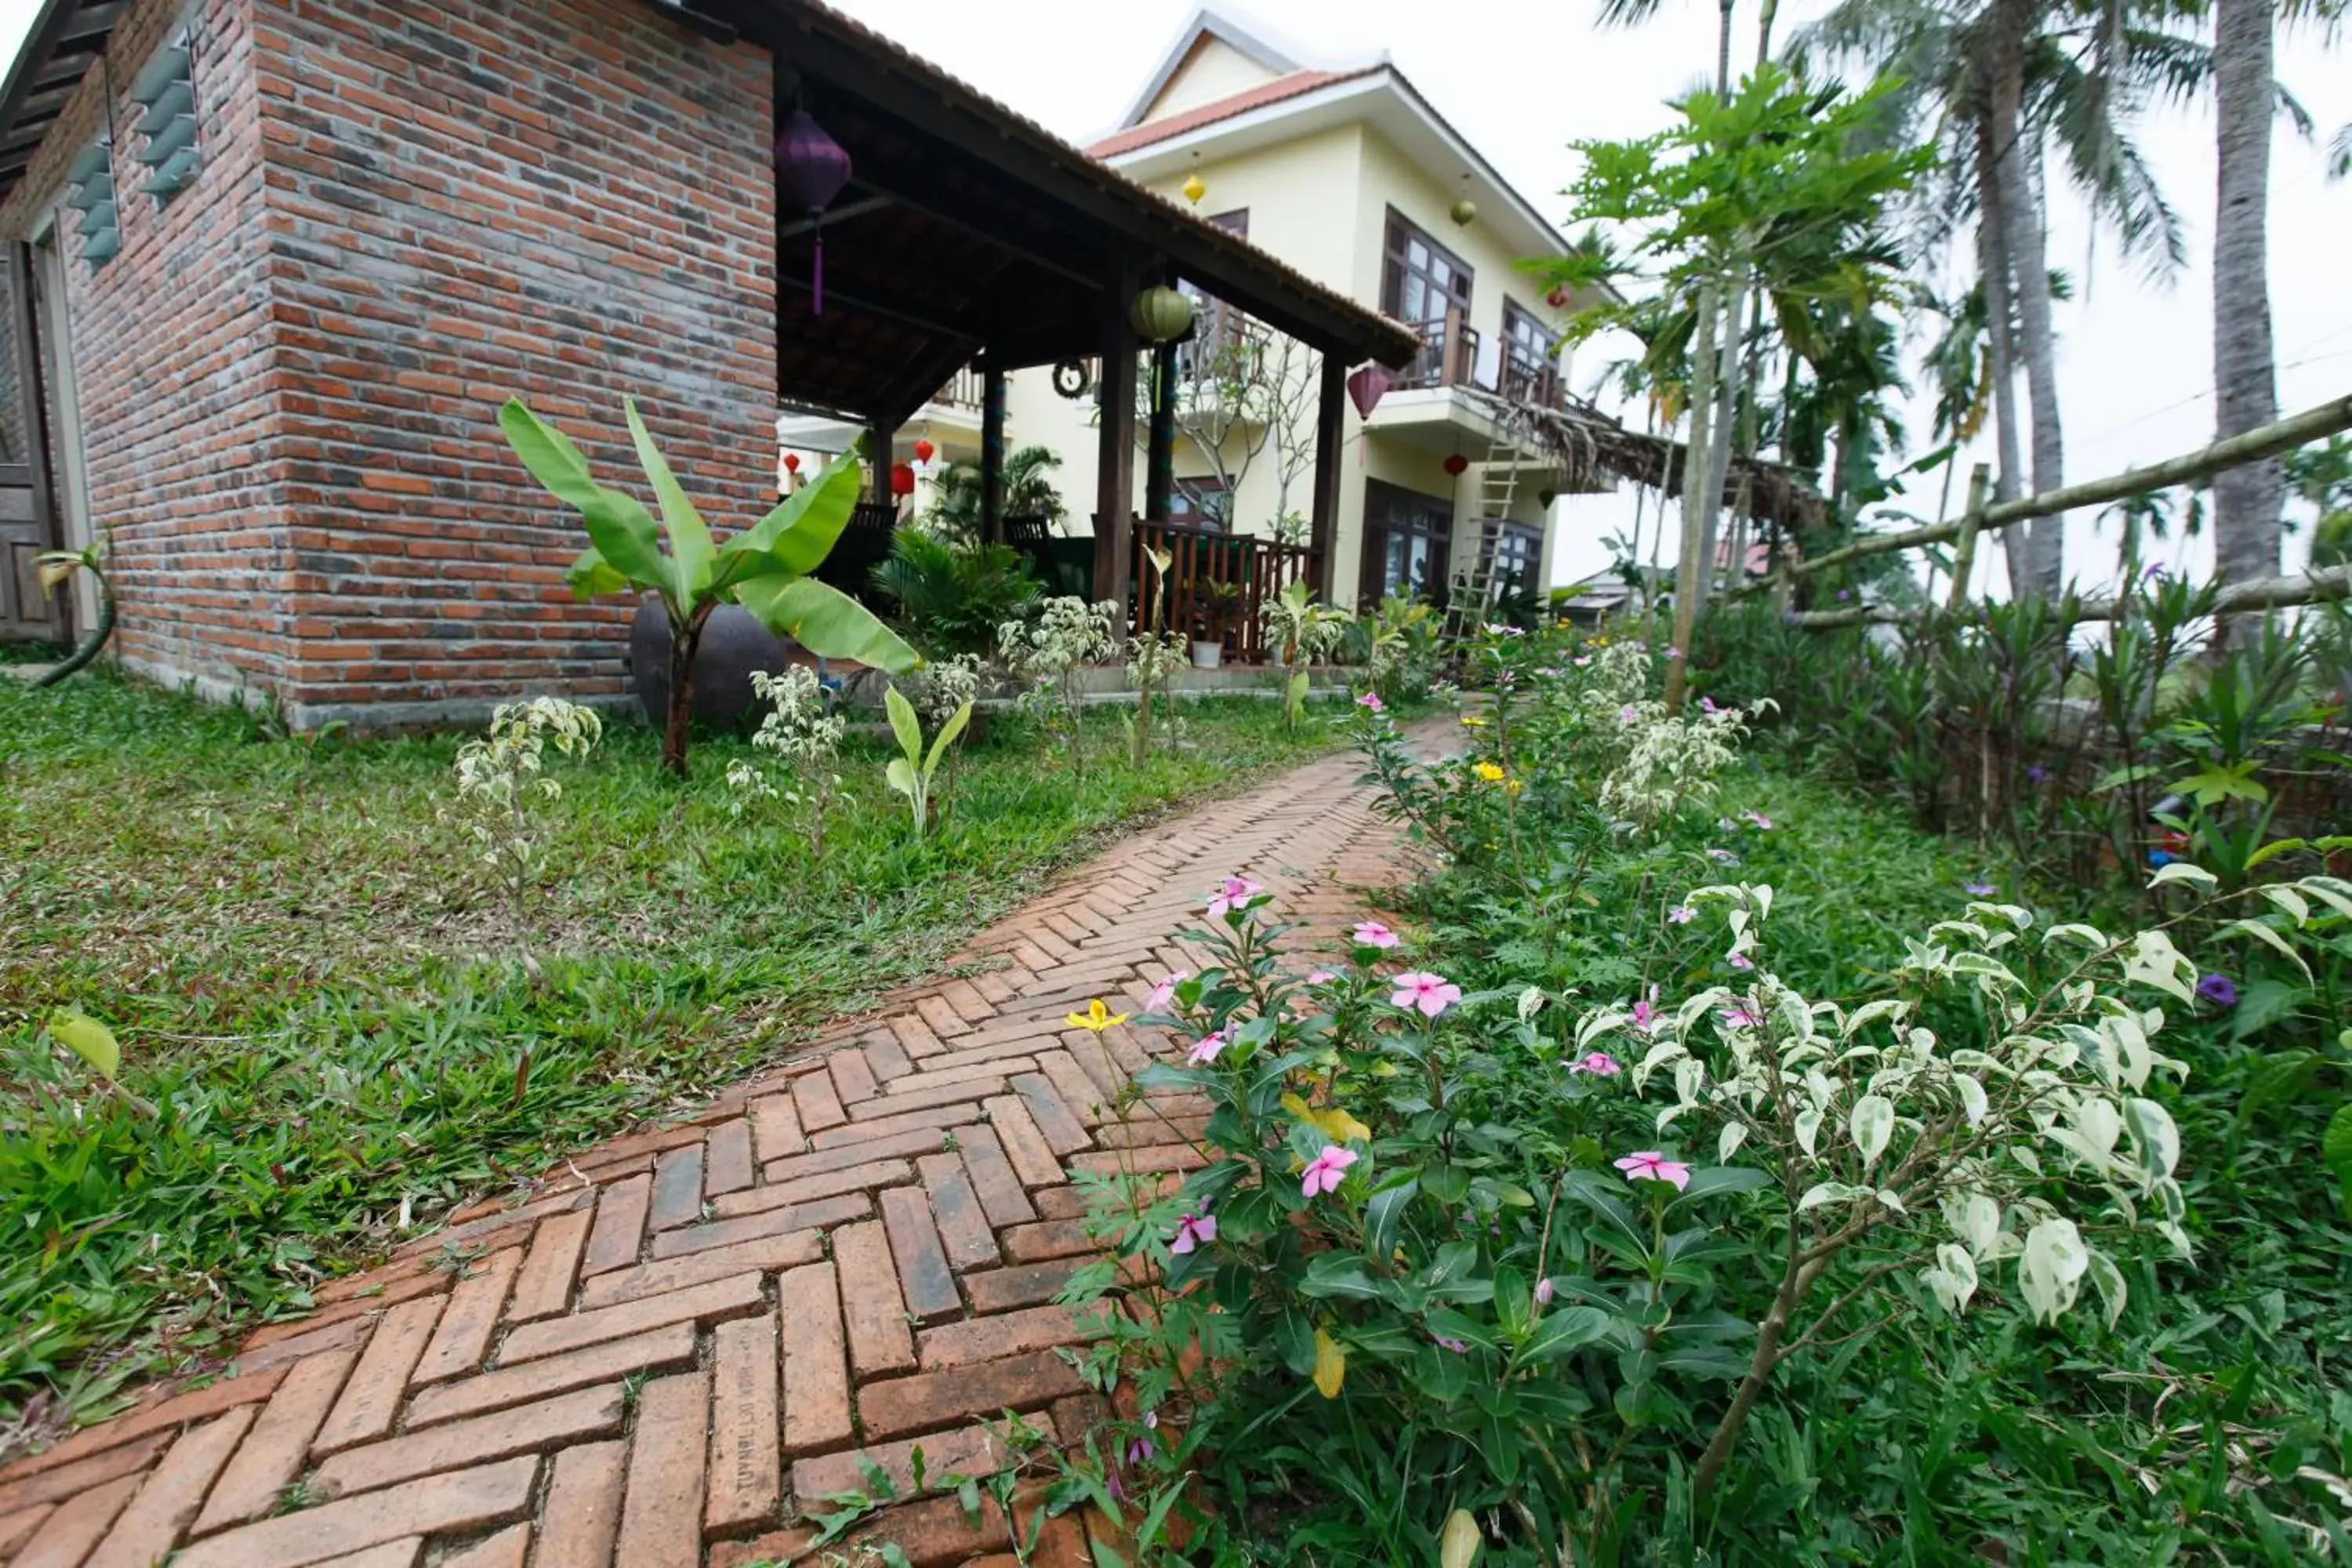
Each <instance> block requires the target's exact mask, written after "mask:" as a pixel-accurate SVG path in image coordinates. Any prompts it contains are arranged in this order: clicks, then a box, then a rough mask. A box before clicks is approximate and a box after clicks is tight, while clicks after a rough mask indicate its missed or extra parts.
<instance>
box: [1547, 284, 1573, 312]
mask: <svg viewBox="0 0 2352 1568" xmlns="http://www.w3.org/2000/svg"><path fill="white" fill-rule="evenodd" d="M1544 303H1545V304H1547V305H1549V306H1550V307H1551V308H1552V309H1553V310H1567V309H1568V286H1567V285H1566V284H1562V285H1560V287H1559V288H1557V289H1553V290H1552V291H1551V292H1550V293H1549V294H1547V295H1545V296H1544Z"/></svg>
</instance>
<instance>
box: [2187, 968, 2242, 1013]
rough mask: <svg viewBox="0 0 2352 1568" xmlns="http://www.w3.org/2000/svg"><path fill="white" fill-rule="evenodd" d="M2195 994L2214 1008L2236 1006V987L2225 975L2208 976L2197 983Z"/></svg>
mask: <svg viewBox="0 0 2352 1568" xmlns="http://www.w3.org/2000/svg"><path fill="white" fill-rule="evenodd" d="M2197 994H2199V995H2200V996H2202V997H2204V998H2205V1000H2207V1001H2208V1002H2210V1003H2212V1004H2213V1005H2215V1006H2216V1007H2234V1006H2236V1005H2238V987H2237V986H2236V984H2233V983H2232V982H2231V979H2230V977H2229V976H2228V975H2226V974H2209V975H2207V976H2205V978H2203V979H2202V980H2200V981H2199V982H2198V983H2197Z"/></svg>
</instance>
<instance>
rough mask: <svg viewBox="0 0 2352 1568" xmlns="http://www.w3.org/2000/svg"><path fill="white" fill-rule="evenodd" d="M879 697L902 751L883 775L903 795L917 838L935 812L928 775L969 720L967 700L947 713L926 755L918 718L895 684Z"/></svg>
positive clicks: (927, 825)
mask: <svg viewBox="0 0 2352 1568" xmlns="http://www.w3.org/2000/svg"><path fill="white" fill-rule="evenodd" d="M882 700H883V705H884V706H885V707H886V708H887V709H888V710H889V713H890V731H891V733H892V734H893V735H895V736H897V737H898V748H899V751H900V752H902V753H904V754H903V755H900V756H896V757H893V758H891V759H890V765H889V766H888V768H887V769H886V770H885V773H884V776H885V777H886V778H887V780H888V782H889V784H890V787H891V788H892V789H894V790H897V791H898V793H899V794H900V795H905V796H906V797H907V805H908V809H909V810H910V811H911V812H912V813H913V815H914V824H915V837H917V838H921V837H923V836H924V835H925V834H926V833H928V832H929V831H930V829H931V827H932V826H933V822H934V818H935V816H936V814H937V805H936V803H935V802H934V800H933V798H932V795H931V781H932V778H933V777H934V775H936V774H937V773H938V772H939V768H940V758H941V757H943V756H945V755H946V754H947V750H948V748H949V747H950V746H951V745H953V744H954V743H955V740H956V737H957V736H959V735H961V734H962V733H963V729H964V726H965V725H966V724H969V723H971V700H970V699H966V700H965V701H964V703H963V706H961V708H958V709H957V710H955V711H954V712H953V713H950V715H948V720H947V722H946V723H944V724H941V725H940V732H939V734H938V735H937V736H935V737H933V739H932V741H931V749H930V752H929V754H928V755H926V754H925V753H924V751H923V725H922V721H921V720H919V719H918V718H917V717H916V716H915V705H914V704H913V703H911V702H909V701H908V700H906V699H905V698H904V697H901V696H899V695H898V688H897V687H895V686H893V687H890V688H888V689H886V690H885V691H884V692H883V694H882Z"/></svg>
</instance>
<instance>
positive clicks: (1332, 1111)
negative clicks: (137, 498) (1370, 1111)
mask: <svg viewBox="0 0 2352 1568" xmlns="http://www.w3.org/2000/svg"><path fill="white" fill-rule="evenodd" d="M1282 1109H1283V1110H1287V1111H1288V1112H1290V1114H1291V1115H1293V1116H1296V1117H1297V1118H1298V1120H1299V1121H1304V1122H1306V1123H1307V1125H1308V1126H1309V1127H1312V1128H1314V1129H1315V1130H1316V1131H1318V1132H1320V1133H1322V1134H1323V1136H1325V1137H1326V1138H1328V1139H1329V1140H1331V1142H1334V1143H1369V1142H1371V1141H1372V1130H1371V1129H1370V1128H1369V1127H1367V1126H1365V1125H1364V1124H1363V1123H1362V1122H1360V1121H1357V1120H1356V1119H1355V1118H1354V1117H1352V1116H1350V1115H1349V1114H1348V1113H1347V1112H1346V1111H1344V1110H1340V1109H1339V1107H1338V1106H1336V1105H1334V1106H1329V1107H1327V1108H1326V1109H1324V1110H1316V1109H1315V1108H1314V1107H1313V1106H1311V1105H1309V1104H1307V1101H1305V1100H1302V1099H1300V1098H1299V1097H1298V1096H1297V1095H1295V1094H1286V1095H1284V1096H1283V1097H1282Z"/></svg>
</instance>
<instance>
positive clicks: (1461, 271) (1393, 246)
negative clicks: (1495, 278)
mask: <svg viewBox="0 0 2352 1568" xmlns="http://www.w3.org/2000/svg"><path fill="white" fill-rule="evenodd" d="M1415 239H1418V240H1419V241H1421V243H1422V244H1423V245H1425V246H1427V247H1429V251H1430V254H1431V255H1433V256H1436V257H1440V258H1443V259H1444V262H1445V264H1446V266H1447V267H1448V268H1451V269H1452V271H1453V275H1454V277H1455V278H1456V279H1460V281H1461V289H1460V290H1459V292H1458V293H1457V292H1456V291H1455V290H1454V289H1451V288H1449V289H1446V290H1445V295H1446V302H1447V303H1448V304H1450V305H1452V306H1454V308H1455V309H1457V310H1460V311H1461V312H1462V315H1463V319H1464V320H1465V321H1467V320H1468V319H1469V316H1470V301H1471V300H1472V299H1474V298H1475V295H1476V292H1477V281H1478V272H1477V268H1474V267H1472V266H1471V265H1470V264H1469V263H1468V262H1466V261H1465V260H1463V259H1462V258H1460V257H1459V256H1456V255H1455V254H1454V252H1453V251H1451V250H1448V249H1447V248H1446V247H1444V246H1442V245H1440V244H1438V243H1437V240H1436V238H1435V237H1433V235H1431V234H1430V232H1429V231H1428V230H1427V229H1425V228H1423V227H1422V226H1420V225H1419V224H1417V223H1415V222H1413V221H1412V219H1411V218H1409V217H1407V216H1404V214H1402V213H1401V212H1399V211H1397V210H1396V208H1394V207H1390V208H1389V209H1388V221H1387V225H1386V227H1385V228H1384V230H1383V231H1382V237H1381V310H1383V311H1385V312H1386V313H1387V314H1388V315H1390V316H1391V317H1392V318H1394V319H1395V320H1397V321H1404V314H1403V311H1404V279H1405V274H1406V273H1407V272H1409V271H1412V270H1415V268H1413V267H1412V263H1411V262H1410V261H1409V260H1408V259H1407V258H1406V255H1405V247H1406V245H1407V244H1408V243H1409V242H1410V241H1412V240H1415ZM1405 325H1407V326H1409V327H1417V326H1421V325H1423V323H1422V322H1420V321H1405Z"/></svg>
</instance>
